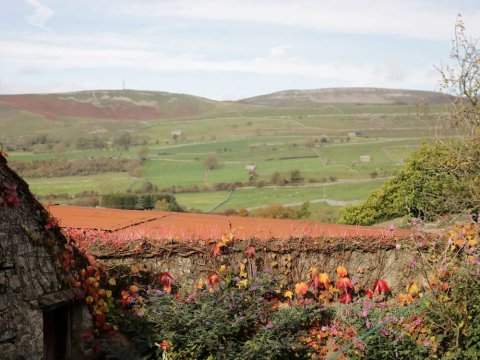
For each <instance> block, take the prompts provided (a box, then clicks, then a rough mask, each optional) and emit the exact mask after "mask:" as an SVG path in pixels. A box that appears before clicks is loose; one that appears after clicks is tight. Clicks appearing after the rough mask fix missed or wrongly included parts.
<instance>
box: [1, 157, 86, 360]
mask: <svg viewBox="0 0 480 360" xmlns="http://www.w3.org/2000/svg"><path fill="white" fill-rule="evenodd" d="M55 225H56V224H55V222H54V221H53V220H52V218H51V217H50V215H49V213H48V212H47V211H46V210H45V208H44V207H43V206H42V205H41V204H40V203H39V202H38V201H37V200H36V199H35V198H34V197H33V195H32V194H31V193H30V191H29V189H28V185H27V184H26V183H25V182H24V181H23V180H22V179H21V178H20V177H19V176H18V175H17V174H15V173H14V172H13V171H12V170H11V169H10V168H9V167H8V165H7V161H6V159H5V157H4V156H3V154H2V153H0V354H1V355H0V357H1V358H2V359H28V360H30V359H47V360H49V359H56V360H58V359H85V358H88V356H87V354H86V353H85V352H84V351H83V339H82V333H83V331H84V326H83V324H84V323H85V322H88V320H91V319H89V318H88V312H87V311H86V309H85V308H84V307H83V306H82V305H80V302H77V301H75V293H74V291H73V290H72V289H71V288H70V286H68V285H67V283H68V282H67V281H65V279H68V270H66V269H65V265H63V266H62V264H64V263H62V261H63V262H64V261H65V257H62V256H64V255H65V254H66V253H65V249H66V244H67V240H66V238H65V237H64V236H63V235H62V233H61V231H60V229H59V228H58V226H55ZM71 254H72V259H74V258H75V259H77V258H78V261H79V263H80V262H81V260H82V259H83V257H82V256H80V255H79V254H78V253H76V252H71ZM69 261H70V260H69Z"/></svg>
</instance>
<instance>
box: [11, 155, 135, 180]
mask: <svg viewBox="0 0 480 360" xmlns="http://www.w3.org/2000/svg"><path fill="white" fill-rule="evenodd" d="M9 165H10V166H11V167H12V169H13V170H15V171H16V172H17V173H19V174H20V175H21V176H23V177H26V178H42V177H45V178H52V177H65V176H86V175H93V174H99V173H106V172H129V171H130V172H133V171H134V170H135V169H136V168H138V167H139V166H140V161H139V160H134V159H121V158H96V159H79V160H55V159H52V160H34V161H11V162H10V163H9Z"/></svg>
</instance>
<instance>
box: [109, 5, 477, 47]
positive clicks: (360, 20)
mask: <svg viewBox="0 0 480 360" xmlns="http://www.w3.org/2000/svg"><path fill="white" fill-rule="evenodd" d="M442 5H443V6H442ZM461 10H462V9H461V6H460V5H458V6H457V5H456V4H455V3H454V2H445V1H432V2H430V1H415V0H388V1H387V0H385V1H377V0H362V1H358V0H343V1H330V0H324V1H321V0H316V1H312V0H297V1H278V0H275V1H274V0H265V1H257V0H203V1H202V2H201V3H199V2H198V1H197V0H166V1H162V2H161V3H158V2H157V3H152V2H149V3H146V2H141V1H137V2H129V3H127V4H122V5H118V4H116V6H112V7H111V8H110V12H111V13H114V14H121V15H128V16H137V17H158V18H162V17H179V18H196V19H208V20H224V21H245V22H257V23H266V24H277V25H283V26H295V27H303V28H312V29H316V30H320V31H325V32H340V33H356V34H384V35H397V36H401V37H407V38H421V39H431V40H449V39H450V38H451V34H452V31H453V26H454V22H455V17H456V15H457V13H458V12H461ZM464 18H465V20H466V22H467V24H468V26H469V27H468V28H469V30H471V31H472V32H474V33H475V32H477V33H478V32H480V12H479V11H469V12H468V13H465V14H464Z"/></svg>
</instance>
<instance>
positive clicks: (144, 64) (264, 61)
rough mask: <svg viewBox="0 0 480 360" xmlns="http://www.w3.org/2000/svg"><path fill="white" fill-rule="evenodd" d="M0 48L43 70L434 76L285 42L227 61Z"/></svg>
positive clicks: (416, 79)
mask: <svg viewBox="0 0 480 360" xmlns="http://www.w3.org/2000/svg"><path fill="white" fill-rule="evenodd" d="M0 48H2V54H3V59H2V60H0V66H2V64H5V63H6V59H8V64H9V66H8V67H9V68H12V66H16V67H17V71H18V72H20V71H22V69H25V68H39V69H42V70H43V71H63V70H68V71H75V70H85V69H88V70H92V71H93V70H99V71H101V70H102V69H109V70H111V69H130V70H142V71H150V72H155V71H176V72H186V71H199V72H216V73H218V72H225V73H248V74H258V75H268V76H298V77H300V78H301V77H308V78H311V79H317V80H318V83H319V84H321V83H322V82H324V81H328V82H338V83H339V84H344V85H345V86H392V85H394V87H414V88H419V87H420V88H421V87H422V85H423V87H425V86H426V84H434V83H435V79H437V78H438V76H437V74H435V71H434V70H433V68H432V67H417V68H410V67H409V68H403V67H402V66H401V65H399V64H395V66H392V64H390V63H377V64H368V65H365V64H363V65H362V64H358V63H355V62H353V61H352V62H345V61H344V62H321V63H312V62H309V61H308V60H306V59H302V58H294V57H284V56H281V55H282V54H283V51H284V49H285V46H281V47H274V48H272V49H269V50H267V54H265V56H263V57H253V58H250V59H241V60H225V61H213V60H206V59H203V58H201V57H197V56H195V55H190V54H181V55H171V54H168V53H161V52H156V51H151V50H143V49H137V50H130V49H119V48H104V49H99V48H86V47H69V46H54V45H46V44H38V43H32V42H13V41H0ZM272 54H273V56H272ZM13 64H15V65H13ZM3 66H4V67H5V65H3ZM399 74H400V75H401V76H400V75H399ZM395 84H396V85H395ZM430 87H431V86H430ZM427 88H428V85H427Z"/></svg>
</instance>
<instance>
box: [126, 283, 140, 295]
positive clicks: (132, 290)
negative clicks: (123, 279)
mask: <svg viewBox="0 0 480 360" xmlns="http://www.w3.org/2000/svg"><path fill="white" fill-rule="evenodd" d="M128 289H129V290H130V292H131V293H132V294H135V293H137V292H138V290H139V288H138V286H137V285H130V287H129V288H128Z"/></svg>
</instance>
